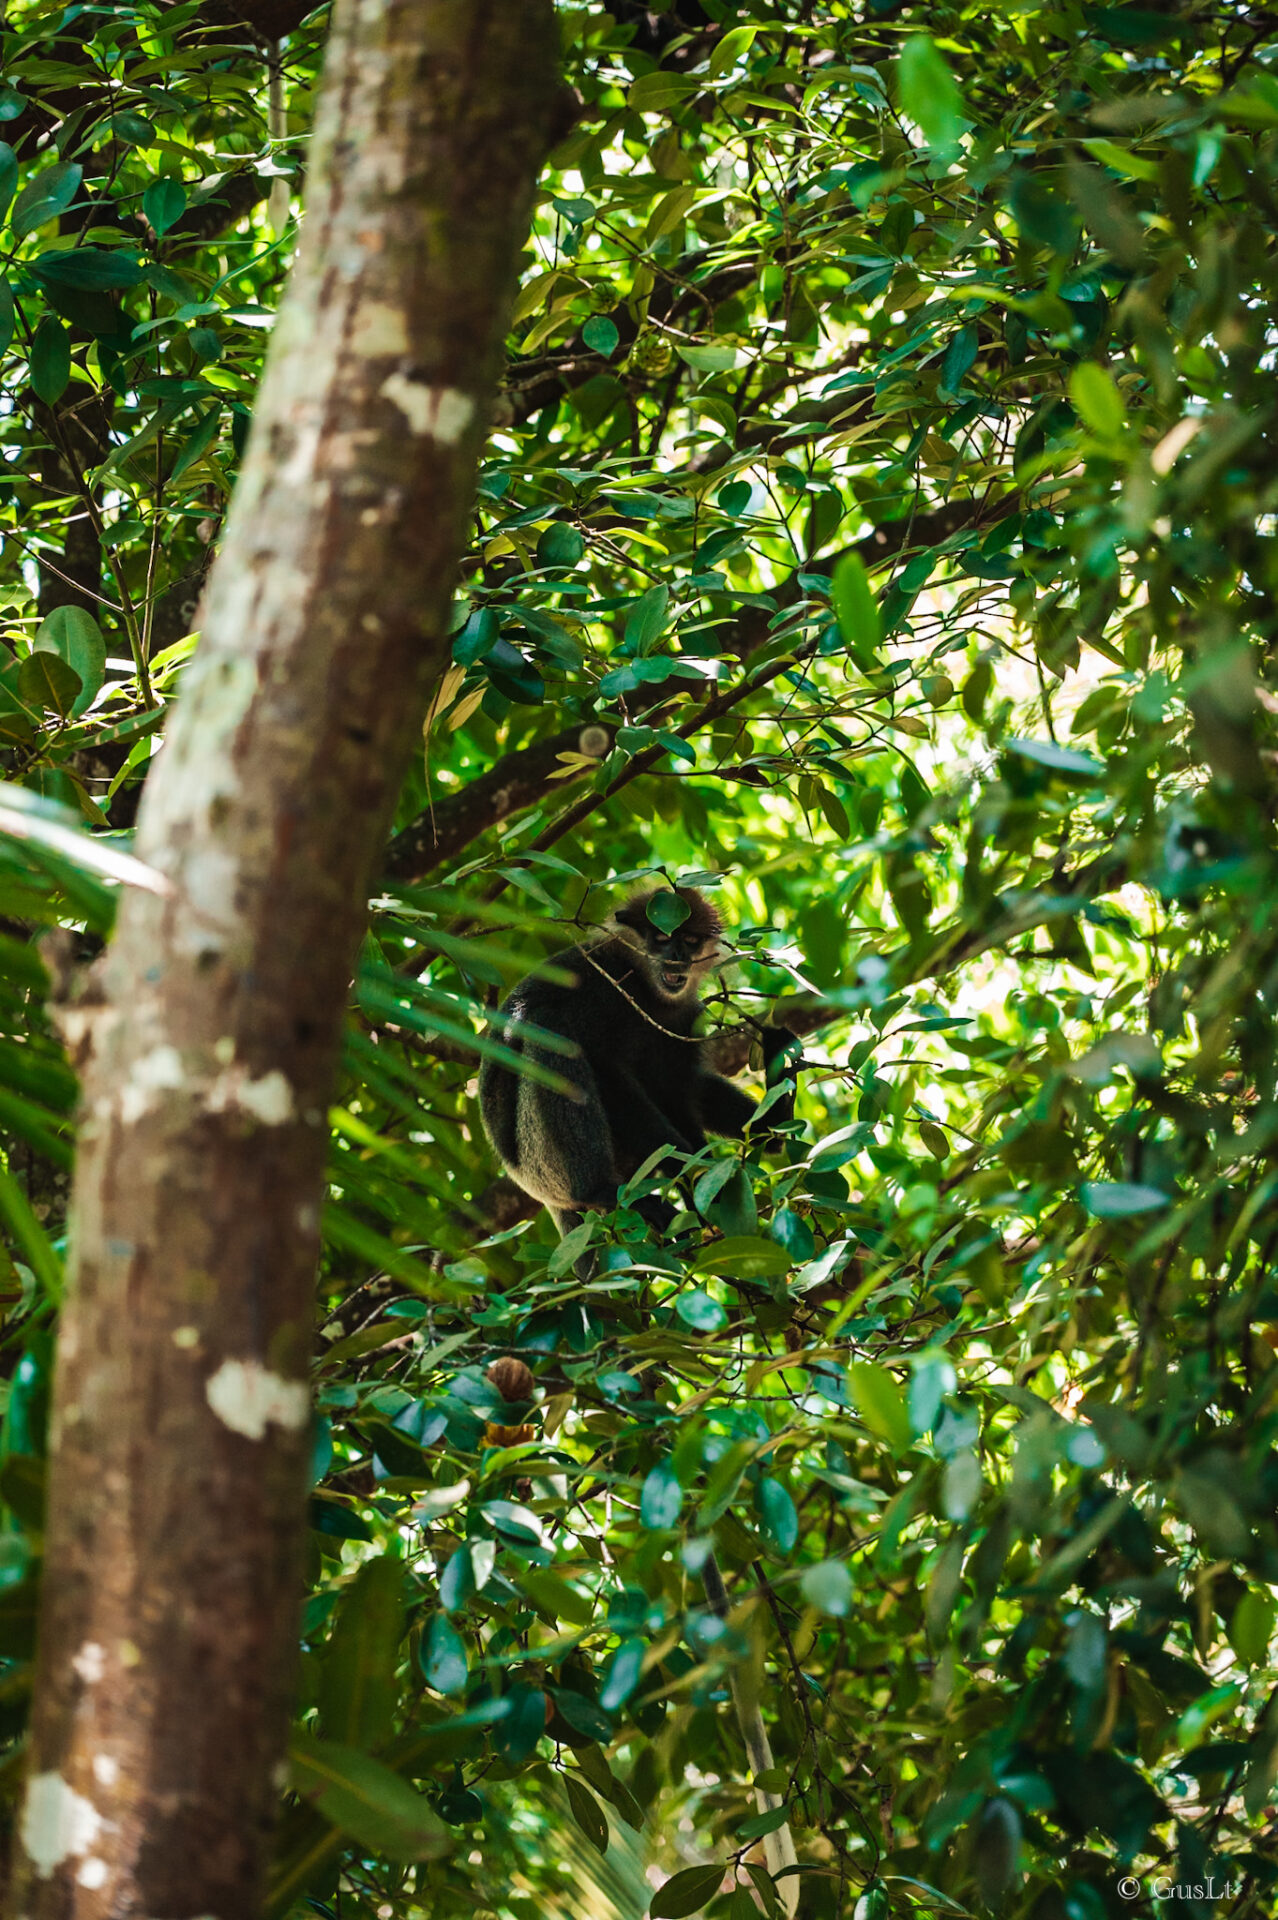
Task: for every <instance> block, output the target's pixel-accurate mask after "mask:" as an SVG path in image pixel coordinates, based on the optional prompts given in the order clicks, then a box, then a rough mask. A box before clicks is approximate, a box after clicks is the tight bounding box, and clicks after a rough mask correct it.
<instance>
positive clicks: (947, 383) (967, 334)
mask: <svg viewBox="0 0 1278 1920" xmlns="http://www.w3.org/2000/svg"><path fill="white" fill-rule="evenodd" d="M979 348H980V335H979V333H978V332H977V330H976V327H975V325H974V324H973V323H972V322H971V321H969V322H968V324H967V325H966V326H965V327H960V328H959V330H958V332H957V333H956V334H954V335H953V337H952V338H951V340H950V344H949V346H948V347H947V348H946V349H945V357H944V358H943V360H942V361H941V387H942V389H943V391H944V392H946V393H953V394H957V392H958V390H959V388H960V387H961V386H962V384H963V378H964V375H965V374H966V373H967V372H968V371H969V369H970V368H971V367H972V366H973V365H974V364H975V362H976V356H977V352H978V351H979Z"/></svg>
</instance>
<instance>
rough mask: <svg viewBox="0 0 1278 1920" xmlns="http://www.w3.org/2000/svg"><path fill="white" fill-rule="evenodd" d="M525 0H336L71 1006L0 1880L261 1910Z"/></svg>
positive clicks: (464, 471) (536, 123) (161, 1919)
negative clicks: (328, 1192)
mask: <svg viewBox="0 0 1278 1920" xmlns="http://www.w3.org/2000/svg"><path fill="white" fill-rule="evenodd" d="M554 48H555V31H554V22H553V15H552V8H551V5H550V0H341V3H340V4H339V6H338V8H337V12H336V18H335V22H334V27H333V35H332V42H331V45H330V48H329V56H328V64H327V69H326V77H325V82H324V90H323V97H322V103H321V108H320V114H319V122H318V127H317V132H316V143H315V149H314V153H313V158H312V163H311V174H310V178H311V191H310V195H309V203H308V210H307V218H306V224H305V233H304V238H303V244H302V249H301V255H300V259H299V264H298V267H297V270H296V274H295V277H294V280H293V283H292V284H291V286H290V288H289V291H288V294H287V297H286V300H285V303H284V308H283V311H282V313H281V317H280V320H279V323H278V326H277V331H276V338H275V340H274V343H273V346H272V350H271V355H270V360H269V363H268V368H267V373H266V377H265V380H264V383H263V388H262V393H261V399H260V402H259V405H258V409H257V413H256V416H255V420H254V426H253V432H252V436H251V441H250V447H249V451H248V455H247V459H246V463H245V469H244V474H243V478H242V481H241V483H240V487H239V490H238V492H237V494H236V498H235V501H234V504H233V507H232V512H231V517H230V521H229V524H228V528H227V532H226V537H225V540H224V542H223V545H222V550H221V553H220V555H219V558H218V560H217V563H216V565H215V567H214V571H213V576H212V579H211V582H210V587H209V594H208V605H207V620H206V623H205V630H204V639H203V641H202V644H201V647H200V650H199V652H198V654H197V656H196V659H195V662H194V663H193V665H192V668H191V670H190V672H189V675H188V678H187V682H186V686H185V690H184V693H183V698H182V701H181V703H180V707H179V710H178V713H177V715H176V718H175V720H174V723H173V726H172V729H171V732H170V735H169V738H168V740H167V741H166V744H165V746H164V748H163V750H162V753H161V755H160V757H159V759H158V761H157V763H156V765H155V767H154V770H153V771H152V774H151V776H150V779H149V780H148V782H147V787H146V793H145V797H144V800H143V804H142V809H141V815H140V824H139V835H138V843H137V851H138V853H139V854H140V855H141V856H142V858H143V859H145V860H147V861H148V862H149V863H150V864H151V865H152V866H153V867H155V868H156V869H158V870H159V871H160V872H161V873H162V874H163V875H164V876H165V878H166V879H167V881H168V883H169V891H168V893H167V894H166V895H164V896H163V897H157V896H155V895H152V894H143V893H141V892H132V893H130V894H129V896H128V897H127V898H126V899H125V900H123V901H122V903H121V909H120V916H119V924H118V927H117V931H116V935H115V939H114V941H113V943H112V946H111V947H110V949H109V950H108V953H107V955H106V957H105V962H104V964H103V968H102V975H101V983H100V984H101V996H100V1001H99V1003H98V1004H95V1005H92V1006H90V1005H89V1004H88V1003H84V1004H82V1006H81V1008H80V1009H79V1010H78V1018H79V1019H80V1020H81V1022H82V1023H87V1027H88V1034H87V1045H88V1060H87V1064H86V1069H85V1074H84V1122H83V1132H82V1138H81V1147H80V1158H79V1165H78V1170H77V1175H76V1185H75V1192H74V1201H73V1261H72V1274H71V1284H70V1293H69V1299H68V1303H67V1307H66V1310H65V1313H64V1318H63V1327H62V1338H61V1350H60V1356H59V1370H58V1377H57V1385H56V1394H55V1408H54V1418H53V1433H52V1441H51V1487H50V1502H49V1524H48V1540H47V1561H46V1565H47V1573H46V1577H45V1583H44V1590H43V1596H42V1611H41V1622H40V1651H39V1655H38V1662H37V1680H36V1700H35V1708H34V1722H33V1733H32V1759H31V1769H30V1778H29V1782H28V1787H27V1793H26V1798H25V1801H24V1806H23V1810H22V1815H21V1819H20V1822H19V1829H20V1834H21V1839H22V1860H21V1863H20V1866H19V1873H18V1881H19V1884H18V1890H17V1894H16V1904H15V1905H14V1907H13V1911H14V1912H15V1913H18V1914H22V1915H23V1916H31V1920H54V1916H57V1917H58V1920H63V1917H64V1916H68V1915H77V1916H80V1915H84V1916H88V1915H90V1914H92V1915H94V1916H101V1915H104V1914H112V1915H146V1916H149V1920H182V1916H194V1915H203V1914H215V1915H217V1916H218V1920H248V1916H250V1915H253V1914H255V1913H256V1912H257V1911H258V1909H259V1899H260V1890H261V1885H262V1876H263V1869H264V1857H265V1850H266V1845H267V1840H268V1836H269V1830H270V1826H271V1818H272V1811H273V1806H274V1803H275V1801H276V1799H277V1796H278V1785H279V1781H278V1768H279V1763H280V1760H281V1756H282V1752H283V1746H284V1739H285V1731H286V1725H287V1711H288V1701H289V1694H290V1685H291V1676H292V1665H293V1649H294V1646H295V1642H296V1609H297V1602H298V1596H299V1565H300V1553H301V1546H302V1539H303V1526H304V1504H303V1494H304V1488H305V1466H306V1456H307V1453H308V1448H309V1434H308V1425H309V1421H308V1413H307V1400H306V1392H305V1381H306V1370H307V1363H308V1358H309V1353H310V1345H311V1305H312V1293H313V1286H314V1275H315V1263H316V1256H317V1250H318V1217H319V1203H320V1198H321V1192H322V1182H323V1168H324V1155H325V1138H326V1126H325V1114H326V1110H327V1106H328V1102H329V1098H330V1093H331V1088H332V1083H333V1077H334V1071H335V1061H336V1055H337V1046H338V1037H339V1030H340V1023H341V1016H342V1009H343V1006H344V1004H345V1001H346V996H347V988H348V983H349V980H350V975H351V970H352V967H353V964H354V958H355V953H356V950H357V945H358V941H359V938H360V935H361V932H362V929H363V925H364V913H365V899H366V894H367V890H368V885H369V882H370V879H371V878H372V877H373V876H374V874H375V871H376V865H377V860H378V856H379V853H380V851H381V846H382V841H383V838H384V834H385V829H386V825H387V821H388V818H389V815H390V811H391V808H392V805H393V801H394V796H395V792H396V789H397V786H398V784H399V782H400V780H401V778H402V776H403V772H404V769H405V767H406V764H407V760H408V756H409V753H410V750H411V748H412V745H413V742H414V740H415V738H418V737H420V726H421V717H422V713H423V710H424V706H425V701H426V694H427V689H428V687H429V685H430V683H431V682H432V680H433V678H434V677H435V676H436V675H437V673H438V671H439V666H440V662H441V659H442V657H443V654H444V650H445V647H446V640H445V633H446V621H447V612H448V607H449V602H450V597H451V591H452V587H453V582H454V579H455V575H456V568H457V563H458V558H459V555H460V552H461V549H462V544H463V538H464V534H465V529H466V523H467V518H468V514H469V511H470V506H471V497H472V487H473V481H474V472H475V466H476V462H477V458H478V454H479V451H480V446H481V441H482V437H483V432H484V424H485V421H486V419H487V416H488V413H489V409H490V406H491V402H492V396H493V393H494V391H495V389H496V385H497V380H498V377H499V374H500V370H501V353H502V335H503V330H504V321H505V317H506V312H507V306H508V299H509V295H510V293H511V292H512V290H513V284H514V278H515V273H516V265H517V256H518V252H519V248H520V246H521V244H522V243H523V240H524V237H525V234H526V229H527V220H528V214H529V209H530V206H531V199H532V193H533V188H534V185H535V179H536V173H537V169H538V166H539V164H540V161H541V159H542V157H543V155H544V153H545V152H546V151H547V149H548V147H549V145H550V144H551V141H552V139H553V137H554V136H555V134H556V133H557V132H559V131H561V130H562V129H561V127H560V126H559V125H557V124H556V123H557V120H558V117H559V113H560V102H561V97H562V96H561V94H560V91H559V84H558V81H557V77H556V72H555V54H554Z"/></svg>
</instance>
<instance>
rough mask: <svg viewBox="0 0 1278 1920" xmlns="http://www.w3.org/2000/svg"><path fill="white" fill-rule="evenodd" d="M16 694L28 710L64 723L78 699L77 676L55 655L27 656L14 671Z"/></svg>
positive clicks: (78, 682)
mask: <svg viewBox="0 0 1278 1920" xmlns="http://www.w3.org/2000/svg"><path fill="white" fill-rule="evenodd" d="M18 692H19V693H20V695H21V696H22V698H23V700H25V701H26V703H27V705H28V706H30V707H36V708H41V707H43V708H45V709H46V710H47V711H48V712H50V713H56V714H58V715H60V716H61V718H62V719H64V720H65V719H67V718H68V717H69V716H70V713H71V710H72V708H73V707H74V706H75V704H76V702H77V700H78V699H79V697H80V676H79V674H78V673H77V672H76V671H75V669H74V668H73V667H69V666H68V665H67V663H66V661H65V660H60V659H59V658H58V656H57V654H56V653H32V654H28V656H27V658H26V659H25V660H24V661H23V662H22V665H21V666H20V667H19V668H18Z"/></svg>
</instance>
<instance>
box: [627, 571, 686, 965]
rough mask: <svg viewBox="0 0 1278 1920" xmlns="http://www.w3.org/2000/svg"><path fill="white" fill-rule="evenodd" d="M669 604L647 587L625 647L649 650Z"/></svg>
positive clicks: (633, 612) (662, 591)
mask: <svg viewBox="0 0 1278 1920" xmlns="http://www.w3.org/2000/svg"><path fill="white" fill-rule="evenodd" d="M669 605H670V593H669V590H668V589H667V588H666V587H649V589H648V591H647V593H645V594H641V595H640V597H639V599H638V600H636V601H635V603H634V605H633V606H632V607H631V609H630V612H629V613H628V614H627V615H626V645H627V647H629V648H630V649H631V650H632V651H633V652H635V653H640V654H644V653H648V652H650V651H651V649H652V648H653V647H654V646H655V645H656V643H657V641H658V640H659V639H660V638H661V636H662V634H663V633H664V632H665V627H666V610H667V608H668V607H669ZM684 918H685V919H686V918H687V915H686V913H685V915H684ZM659 924H660V922H658V925H659ZM667 931H669V929H667Z"/></svg>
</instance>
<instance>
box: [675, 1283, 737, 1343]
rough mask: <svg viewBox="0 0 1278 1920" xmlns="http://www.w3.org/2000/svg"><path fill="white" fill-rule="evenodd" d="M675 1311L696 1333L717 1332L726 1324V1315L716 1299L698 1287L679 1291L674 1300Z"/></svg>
mask: <svg viewBox="0 0 1278 1920" xmlns="http://www.w3.org/2000/svg"><path fill="white" fill-rule="evenodd" d="M675 1312H676V1313H677V1314H678V1316H679V1318H680V1319H681V1320H682V1321H683V1322H684V1324H685V1325H686V1326H689V1327H692V1328H694V1329H695V1331H696V1332H697V1333H718V1331H719V1329H720V1328H721V1327H726V1326H727V1324H728V1316H727V1314H726V1313H725V1312H724V1310H723V1308H722V1307H721V1306H720V1305H719V1302H718V1301H717V1300H714V1299H712V1298H711V1296H710V1295H709V1294H708V1293H705V1292H703V1291H702V1290H701V1289H700V1288H697V1289H695V1290H694V1291H693V1292H691V1293H681V1294H680V1295H679V1296H678V1298H677V1299H676V1300H675Z"/></svg>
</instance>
